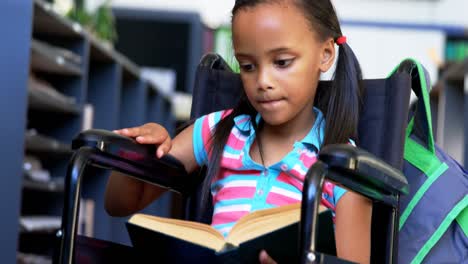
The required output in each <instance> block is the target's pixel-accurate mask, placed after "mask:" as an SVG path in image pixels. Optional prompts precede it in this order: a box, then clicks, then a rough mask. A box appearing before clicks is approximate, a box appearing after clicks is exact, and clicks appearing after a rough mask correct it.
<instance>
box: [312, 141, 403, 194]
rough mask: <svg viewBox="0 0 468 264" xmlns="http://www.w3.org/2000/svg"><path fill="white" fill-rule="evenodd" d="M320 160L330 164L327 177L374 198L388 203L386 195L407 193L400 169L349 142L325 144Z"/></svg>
mask: <svg viewBox="0 0 468 264" xmlns="http://www.w3.org/2000/svg"><path fill="white" fill-rule="evenodd" d="M319 160H321V161H323V162H324V163H325V164H327V166H328V167H329V171H330V173H329V174H328V176H327V177H328V178H329V179H330V180H332V181H335V182H337V183H339V184H342V185H344V186H345V187H347V188H349V189H351V190H353V191H356V192H358V193H361V194H363V195H366V196H369V197H370V198H372V199H374V200H380V201H382V202H391V201H388V200H387V199H384V197H385V196H387V195H390V196H394V195H398V194H408V181H407V180H406V178H405V176H404V175H403V173H402V172H401V171H398V170H397V169H395V168H393V167H392V166H390V165H389V164H388V163H386V162H385V161H382V160H381V159H379V158H377V157H376V156H375V155H373V154H371V153H369V152H367V151H365V150H363V149H360V148H357V147H353V146H351V145H347V144H342V145H329V146H325V147H324V148H323V149H322V150H321V151H320V153H319Z"/></svg>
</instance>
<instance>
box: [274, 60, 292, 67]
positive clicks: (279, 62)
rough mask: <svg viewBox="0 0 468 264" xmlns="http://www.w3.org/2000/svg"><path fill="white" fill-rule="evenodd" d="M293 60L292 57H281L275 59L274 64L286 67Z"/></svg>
mask: <svg viewBox="0 0 468 264" xmlns="http://www.w3.org/2000/svg"><path fill="white" fill-rule="evenodd" d="M293 61H294V58H291V59H281V60H275V62H274V63H275V64H276V66H278V67H280V68H286V67H288V66H289V65H290V64H291V63H292V62H293Z"/></svg>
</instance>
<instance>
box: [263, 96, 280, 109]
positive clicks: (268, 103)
mask: <svg viewBox="0 0 468 264" xmlns="http://www.w3.org/2000/svg"><path fill="white" fill-rule="evenodd" d="M283 101H284V99H283V98H281V99H275V100H259V101H258V104H259V105H260V106H262V107H263V108H266V109H271V108H276V107H278V106H279V105H281V103H282V102H283Z"/></svg>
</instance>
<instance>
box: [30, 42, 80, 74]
mask: <svg viewBox="0 0 468 264" xmlns="http://www.w3.org/2000/svg"><path fill="white" fill-rule="evenodd" d="M31 68H32V69H33V70H34V71H38V72H46V73H55V74H64V75H71V76H80V75H82V70H81V68H80V66H79V65H77V64H75V63H71V62H70V61H69V59H67V58H66V57H65V56H62V55H59V54H58V53H57V52H54V50H52V49H50V48H46V47H45V46H44V45H42V44H41V43H40V42H37V41H34V40H33V41H32V42H31Z"/></svg>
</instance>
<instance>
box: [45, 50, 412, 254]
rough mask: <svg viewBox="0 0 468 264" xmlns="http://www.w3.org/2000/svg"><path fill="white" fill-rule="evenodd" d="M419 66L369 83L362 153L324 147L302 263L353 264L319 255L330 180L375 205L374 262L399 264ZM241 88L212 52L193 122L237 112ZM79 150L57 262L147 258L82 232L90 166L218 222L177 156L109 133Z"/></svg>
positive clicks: (307, 187)
mask: <svg viewBox="0 0 468 264" xmlns="http://www.w3.org/2000/svg"><path fill="white" fill-rule="evenodd" d="M412 66H413V65H412V62H410V61H405V62H403V63H402V64H401V65H400V66H399V68H398V69H397V70H396V71H395V72H394V73H393V74H392V75H391V76H389V77H388V78H386V79H374V80H363V86H364V88H365V89H364V94H363V99H362V100H363V106H362V109H361V112H360V120H359V128H358V135H359V139H360V141H359V142H358V146H359V148H356V147H349V146H347V145H330V146H327V147H324V148H323V149H322V150H321V151H320V152H319V155H318V160H317V162H316V163H315V164H314V165H313V166H312V167H311V168H310V169H309V171H308V172H307V174H306V177H305V180H304V185H303V196H302V205H301V221H300V227H299V234H298V240H299V243H298V244H299V248H298V249H297V250H298V252H297V253H298V254H299V256H300V262H301V263H349V262H347V261H345V260H341V259H339V258H337V257H336V256H333V255H332V254H330V253H329V252H327V253H324V252H320V250H318V249H320V248H321V246H320V244H321V241H320V240H319V239H317V237H318V235H317V234H318V233H320V226H321V224H322V223H321V222H322V221H321V220H320V221H318V218H319V217H318V208H319V204H320V200H321V199H320V198H321V195H322V194H321V193H322V184H323V182H324V179H327V180H331V181H333V182H335V183H337V184H339V185H340V186H343V187H344V188H347V189H349V190H352V191H354V192H357V193H360V194H362V195H364V196H366V197H368V198H369V199H371V200H372V201H373V215H372V227H371V245H372V246H371V262H372V263H396V262H397V254H398V252H397V251H398V250H397V249H398V244H397V243H398V221H399V212H398V204H399V199H400V195H402V194H406V193H408V183H407V181H406V179H405V177H404V176H403V174H402V173H401V169H402V165H403V148H404V136H405V134H404V131H405V128H406V124H407V120H408V110H409V109H408V108H409V97H410V92H411V87H412V85H411V83H412V78H411V70H412ZM329 85H330V82H329V81H320V84H319V88H318V91H317V96H316V98H317V99H316V100H320V91H323V89H327V87H329ZM241 89H242V83H241V80H240V76H239V75H238V74H236V73H234V72H232V71H231V70H230V68H229V66H228V65H227V64H226V62H225V61H224V60H223V59H222V58H221V57H220V56H219V55H217V54H213V53H209V54H206V55H205V56H204V57H203V58H202V60H201V62H200V64H199V65H198V68H197V73H196V81H195V87H194V92H193V103H192V111H191V118H196V117H199V116H201V115H204V114H207V113H211V112H214V111H217V110H221V109H226V108H231V107H233V106H234V105H235V104H236V103H237V101H236V100H233V99H236V98H240V96H239V95H240V92H241ZM315 103H316V104H317V103H320V102H319V101H316V102H315ZM72 147H73V149H74V150H75V153H74V155H73V157H72V159H71V161H70V163H69V167H68V171H67V175H66V181H65V184H66V186H65V203H64V209H63V216H62V227H61V229H60V230H59V232H58V233H57V236H58V240H59V243H60V245H59V246H58V251H57V254H56V256H55V258H54V262H55V263H89V262H91V263H108V262H119V263H122V262H131V263H138V262H147V261H148V260H146V261H145V259H143V258H142V257H141V256H139V254H138V253H137V252H136V250H135V249H134V248H132V247H129V246H124V245H119V244H117V243H113V242H109V241H101V240H97V239H92V238H86V237H83V236H78V235H77V234H76V233H77V219H78V212H79V201H80V194H81V186H82V184H81V182H82V179H83V177H85V174H86V169H87V168H88V167H94V166H96V167H100V168H106V169H110V170H116V171H120V172H122V173H125V174H127V175H131V176H132V177H135V178H137V179H140V180H143V181H146V182H150V183H153V184H156V185H160V186H163V187H165V188H168V189H170V190H172V191H174V192H177V193H180V194H182V195H183V197H185V198H184V201H185V202H184V204H185V205H184V207H185V211H184V212H185V214H184V218H185V219H188V220H193V221H198V222H205V223H209V221H210V220H211V218H210V217H211V211H210V210H201V208H202V207H201V205H200V197H201V195H200V190H199V187H200V185H201V184H200V183H201V182H202V181H203V176H204V174H203V168H202V169H201V172H199V173H194V174H192V175H188V174H187V173H186V172H185V170H184V168H183V166H182V165H181V164H180V162H178V161H177V160H175V159H174V158H171V157H170V156H166V157H163V158H162V159H156V158H155V155H154V153H155V149H156V147H155V146H149V145H139V144H137V143H136V142H135V141H134V140H133V139H130V138H126V137H123V136H120V135H117V134H114V133H112V132H109V131H104V130H97V129H93V130H88V131H84V132H82V133H80V134H79V135H78V136H77V137H76V138H75V139H74V140H73V143H72ZM156 172H157V173H156ZM103 191H104V190H103ZM211 210H212V208H211ZM320 219H321V218H320ZM318 222H319V223H318ZM122 228H124V227H123V226H122ZM332 235H333V233H332ZM332 247H334V245H332ZM155 248H157V246H155ZM322 248H325V247H322ZM180 254H183V252H181V253H180Z"/></svg>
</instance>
